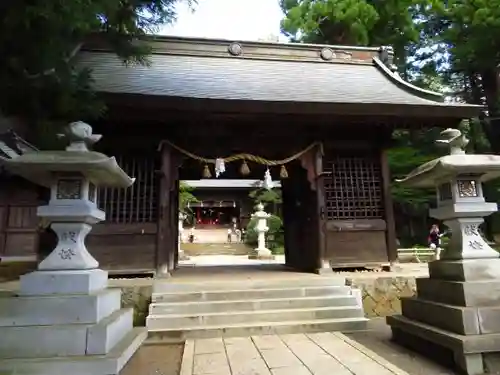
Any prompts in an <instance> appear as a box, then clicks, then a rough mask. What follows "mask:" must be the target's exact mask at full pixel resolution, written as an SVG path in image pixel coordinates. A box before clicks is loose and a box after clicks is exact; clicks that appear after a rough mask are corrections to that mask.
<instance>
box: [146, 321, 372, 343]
mask: <svg viewBox="0 0 500 375" xmlns="http://www.w3.org/2000/svg"><path fill="white" fill-rule="evenodd" d="M367 321H368V319H366V318H344V319H314V320H309V321H304V320H297V321H286V322H255V323H246V324H234V325H229V324H223V325H217V326H192V327H184V328H182V329H175V328H174V329H155V330H151V329H148V332H149V334H148V340H147V342H148V343H150V344H153V343H178V342H183V341H185V340H188V339H194V338H213V337H246V336H258V335H286V334H292V333H314V332H335V331H342V332H351V331H361V330H365V329H366V322H367Z"/></svg>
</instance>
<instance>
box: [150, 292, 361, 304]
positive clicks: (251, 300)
mask: <svg viewBox="0 0 500 375" xmlns="http://www.w3.org/2000/svg"><path fill="white" fill-rule="evenodd" d="M342 298H356V297H355V296H353V295H352V294H346V295H341V294H339V295H331V296H329V295H325V296H305V297H281V298H258V299H250V300H249V299H233V300H223V301H221V300H215V301H189V302H153V303H151V306H152V305H155V306H158V307H163V306H165V307H184V306H186V307H189V306H194V305H211V304H215V305H224V304H231V303H245V302H254V301H258V302H281V301H290V300H293V301H313V300H332V301H334V300H339V299H342Z"/></svg>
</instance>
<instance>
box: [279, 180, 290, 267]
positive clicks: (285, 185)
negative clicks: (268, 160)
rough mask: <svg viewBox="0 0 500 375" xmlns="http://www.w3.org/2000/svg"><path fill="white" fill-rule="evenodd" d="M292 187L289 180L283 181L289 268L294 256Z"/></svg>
mask: <svg viewBox="0 0 500 375" xmlns="http://www.w3.org/2000/svg"><path fill="white" fill-rule="evenodd" d="M289 190H290V186H289V179H282V180H281V197H282V201H283V203H282V213H283V228H284V229H285V234H284V236H285V265H286V266H288V267H292V256H291V252H290V251H291V246H293V245H292V238H291V231H292V223H291V221H290V214H291V212H290V211H291V210H290V207H291V205H292V204H293V201H292V200H291V198H292V197H291V196H290V191H289Z"/></svg>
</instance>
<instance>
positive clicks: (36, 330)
mask: <svg viewBox="0 0 500 375" xmlns="http://www.w3.org/2000/svg"><path fill="white" fill-rule="evenodd" d="M62 136H64V137H66V138H67V139H68V141H69V146H68V147H67V148H66V150H65V151H37V152H30V153H26V154H23V155H20V156H18V157H16V158H14V159H4V158H0V164H1V165H3V166H4V167H5V168H6V169H7V170H8V171H10V172H11V173H13V174H17V175H20V176H22V177H24V178H26V179H27V180H29V181H31V182H34V183H36V184H38V185H41V186H45V187H47V188H49V189H50V192H51V194H50V200H49V202H48V204H46V205H44V206H41V207H39V208H38V211H37V215H38V216H39V217H41V218H42V219H43V220H45V221H47V222H49V223H50V226H51V228H52V229H53V230H54V232H55V233H56V234H57V237H58V243H57V246H56V247H55V249H54V250H53V251H52V252H51V253H50V254H49V255H48V256H47V257H46V258H45V259H44V260H43V261H42V262H41V263H40V264H39V265H38V269H37V270H36V271H35V272H31V273H29V274H26V275H24V276H22V277H21V287H20V290H19V292H18V295H17V296H13V297H10V298H0V311H1V313H0V337H2V340H0V373H1V372H2V371H13V372H14V373H37V374H41V375H43V374H66V373H72V374H75V375H76V374H88V375H111V374H118V373H119V371H120V370H121V368H122V367H123V366H124V364H125V363H126V362H127V360H128V359H129V358H130V357H131V356H132V354H133V353H134V352H135V351H136V350H137V348H138V346H139V345H140V344H141V343H142V341H143V340H144V339H145V337H146V332H145V330H144V328H133V325H132V320H133V311H132V309H121V298H120V295H121V291H120V290H119V289H108V288H107V282H108V274H107V272H105V271H103V270H101V269H99V268H98V265H99V264H98V262H97V261H96V260H95V259H94V258H93V257H92V255H91V254H90V253H89V252H88V250H87V248H86V246H85V237H86V235H87V234H88V233H89V232H90V230H91V229H92V225H93V224H96V223H98V222H100V221H103V220H104V219H105V213H104V212H103V211H102V210H100V209H99V208H98V206H97V188H98V187H101V186H109V187H115V188H127V187H129V186H131V185H132V184H133V183H134V179H133V178H131V177H129V176H128V175H127V174H126V173H125V172H124V171H123V170H122V169H121V168H120V167H119V166H118V164H117V163H116V160H115V158H113V157H108V156H106V155H104V154H102V153H99V152H95V151H90V150H89V146H90V145H91V144H93V143H95V142H97V141H98V140H99V139H100V138H101V136H100V135H95V134H92V128H91V127H90V126H89V125H87V124H85V123H83V122H74V123H71V124H70V125H69V126H68V127H67V129H66V133H65V134H64V135H62Z"/></svg>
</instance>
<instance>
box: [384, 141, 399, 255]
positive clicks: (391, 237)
mask: <svg viewBox="0 0 500 375" xmlns="http://www.w3.org/2000/svg"><path fill="white" fill-rule="evenodd" d="M380 165H381V169H382V189H383V198H384V212H385V221H386V226H387V229H386V232H385V233H386V241H387V256H388V259H389V261H390V262H394V261H396V260H397V258H398V247H397V243H396V225H395V222H394V206H393V202H392V194H391V172H390V170H389V161H388V160H387V150H382V151H381V154H380Z"/></svg>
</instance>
